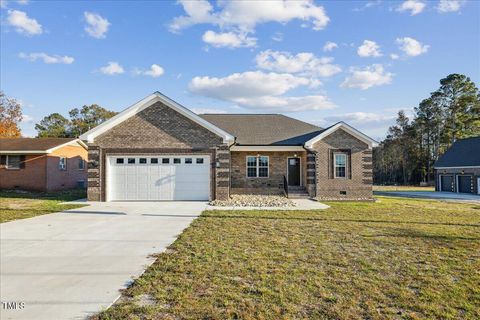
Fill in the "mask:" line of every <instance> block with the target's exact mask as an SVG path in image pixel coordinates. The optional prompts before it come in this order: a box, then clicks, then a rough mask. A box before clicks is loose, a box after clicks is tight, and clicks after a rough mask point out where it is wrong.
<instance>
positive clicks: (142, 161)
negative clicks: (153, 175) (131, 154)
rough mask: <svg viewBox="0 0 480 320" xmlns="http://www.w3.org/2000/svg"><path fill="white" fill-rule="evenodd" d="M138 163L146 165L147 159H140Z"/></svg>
mask: <svg viewBox="0 0 480 320" xmlns="http://www.w3.org/2000/svg"><path fill="white" fill-rule="evenodd" d="M138 163H140V164H146V163H147V158H140V159H139V160H138Z"/></svg>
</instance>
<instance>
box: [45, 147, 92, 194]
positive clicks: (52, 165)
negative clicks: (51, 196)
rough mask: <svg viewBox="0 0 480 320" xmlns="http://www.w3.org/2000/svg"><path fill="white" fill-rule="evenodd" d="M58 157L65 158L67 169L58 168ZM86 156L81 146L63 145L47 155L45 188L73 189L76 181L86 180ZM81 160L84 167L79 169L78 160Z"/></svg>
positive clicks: (86, 152) (49, 189)
mask: <svg viewBox="0 0 480 320" xmlns="http://www.w3.org/2000/svg"><path fill="white" fill-rule="evenodd" d="M60 157H66V158H67V170H60V169H59V167H58V163H59V160H60ZM87 157H88V151H87V150H85V149H84V148H83V147H81V146H78V147H77V146H65V147H62V148H60V149H57V150H55V151H53V152H52V153H50V154H49V155H48V156H47V164H46V165H47V172H48V174H47V190H48V191H57V190H63V189H73V188H76V187H77V185H78V181H84V182H85V185H86V182H87V163H86V161H87ZM80 159H81V160H83V161H84V162H85V163H84V169H83V170H81V169H79V163H78V162H79V160H80Z"/></svg>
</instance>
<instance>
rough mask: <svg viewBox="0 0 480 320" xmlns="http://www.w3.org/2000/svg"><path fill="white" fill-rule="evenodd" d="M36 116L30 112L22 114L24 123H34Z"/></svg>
mask: <svg viewBox="0 0 480 320" xmlns="http://www.w3.org/2000/svg"><path fill="white" fill-rule="evenodd" d="M33 120H34V118H33V117H32V116H29V115H28V114H23V115H22V122H23V123H32V122H33Z"/></svg>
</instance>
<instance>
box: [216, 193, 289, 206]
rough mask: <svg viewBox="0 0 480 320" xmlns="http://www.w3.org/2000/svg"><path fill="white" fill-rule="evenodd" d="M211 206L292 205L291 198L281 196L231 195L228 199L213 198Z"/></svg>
mask: <svg viewBox="0 0 480 320" xmlns="http://www.w3.org/2000/svg"><path fill="white" fill-rule="evenodd" d="M210 205H212V206H218V207H294V206H295V203H293V201H292V200H290V199H288V198H285V197H283V196H267V195H238V194H235V195H232V196H230V200H226V201H225V200H224V201H222V200H214V201H211V202H210Z"/></svg>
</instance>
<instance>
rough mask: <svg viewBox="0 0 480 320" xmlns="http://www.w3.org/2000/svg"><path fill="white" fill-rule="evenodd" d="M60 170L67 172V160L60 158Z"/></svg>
mask: <svg viewBox="0 0 480 320" xmlns="http://www.w3.org/2000/svg"><path fill="white" fill-rule="evenodd" d="M58 169H60V170H67V158H65V157H60V158H59V159H58Z"/></svg>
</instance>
